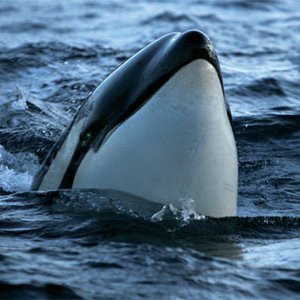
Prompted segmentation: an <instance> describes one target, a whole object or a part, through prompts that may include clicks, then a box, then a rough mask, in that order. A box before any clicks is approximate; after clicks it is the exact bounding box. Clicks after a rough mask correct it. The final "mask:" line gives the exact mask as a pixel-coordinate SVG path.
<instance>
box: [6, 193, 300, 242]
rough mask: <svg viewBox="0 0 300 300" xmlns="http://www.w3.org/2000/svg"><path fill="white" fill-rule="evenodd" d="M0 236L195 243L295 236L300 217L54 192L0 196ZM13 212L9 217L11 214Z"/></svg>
mask: <svg viewBox="0 0 300 300" xmlns="http://www.w3.org/2000/svg"><path fill="white" fill-rule="evenodd" d="M0 199H1V201H0V212H1V220H0V234H1V236H4V235H18V236H28V235H30V236H40V237H44V238H54V237H62V236H64V237H88V236H90V235H93V236H98V238H100V239H102V238H108V239H113V240H115V239H116V240H119V239H121V238H124V239H125V240H126V237H128V239H129V240H130V239H131V238H134V239H136V240H139V239H142V240H143V241H145V240H148V241H152V242H154V243H160V244H165V245H168V244H171V245H172V244H176V243H177V244H181V243H182V242H183V241H184V242H188V243H190V244H194V245H196V244H197V243H201V242H203V241H205V242H207V241H209V240H220V239H221V238H224V237H227V238H229V237H234V236H235V237H237V238H238V237H239V236H241V235H242V236H243V237H244V238H245V237H249V238H264V239H276V238H282V237H287V236H289V237H290V238H292V237H296V236H297V237H299V229H300V218H299V217H295V216H287V215H281V216H255V217H243V216H238V217H226V218H209V217H204V216H199V215H195V212H194V211H191V210H189V209H181V210H180V209H174V207H172V206H170V205H167V206H162V205H161V204H158V203H151V202H148V201H147V200H144V199H140V198H136V197H133V196H131V195H127V194H125V193H120V192H115V191H109V190H56V191H48V192H25V193H16V194H11V195H7V196H2V197H1V198H0ZM12 216H13V217H12Z"/></svg>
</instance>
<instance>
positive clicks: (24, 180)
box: [0, 145, 39, 192]
mask: <svg viewBox="0 0 300 300" xmlns="http://www.w3.org/2000/svg"><path fill="white" fill-rule="evenodd" d="M38 168H39V162H38V158H37V156H36V155H34V154H33V153H29V152H22V153H10V152H8V151H6V150H5V148H4V147H3V146H2V145H0V188H1V189H3V190H5V191H7V192H20V191H28V190H29V189H30V186H31V182H32V180H33V176H34V174H35V173H36V172H37V170H38Z"/></svg>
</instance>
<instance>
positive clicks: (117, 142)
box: [73, 59, 238, 217]
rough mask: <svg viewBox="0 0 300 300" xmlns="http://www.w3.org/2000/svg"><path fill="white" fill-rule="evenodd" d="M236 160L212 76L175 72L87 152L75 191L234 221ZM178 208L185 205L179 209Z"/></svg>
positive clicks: (193, 66)
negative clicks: (118, 194)
mask: <svg viewBox="0 0 300 300" xmlns="http://www.w3.org/2000/svg"><path fill="white" fill-rule="evenodd" d="M237 176H238V171H237V153H236V146H235V141H234V137H233V133H232V130H231V126H230V124H229V121H228V118H227V113H226V108H225V103H224V99H223V91H222V87H221V84H220V81H219V78H218V74H217V72H216V70H215V69H214V68H213V66H212V65H211V64H209V63H208V62H207V61H205V60H201V59H199V60H195V61H193V62H191V63H190V64H188V65H186V66H185V67H183V68H182V69H180V70H179V71H178V72H177V73H176V74H175V75H174V76H173V77H172V78H171V79H170V80H169V81H168V82H167V83H166V84H165V85H164V86H163V87H162V88H160V89H159V91H157V92H156V93H155V94H154V95H153V96H152V97H151V99H149V101H148V102H147V103H146V104H145V105H144V106H143V107H142V108H140V109H139V111H137V112H136V113H135V114H134V115H132V116H131V117H130V118H129V119H128V120H126V121H125V122H124V123H122V124H121V125H120V126H118V127H117V128H115V129H114V130H113V131H112V132H111V134H110V135H109V137H108V138H107V139H106V141H105V143H104V144H102V145H101V147H100V149H99V150H98V151H97V152H94V150H93V149H91V150H89V152H88V153H87V154H86V156H85V157H84V159H83V160H82V162H81V164H80V166H79V168H78V170H77V173H76V175H75V179H74V183H73V188H100V189H113V190H118V191H122V192H126V193H130V194H133V195H136V196H139V197H143V198H146V199H147V200H150V201H154V202H160V203H166V204H167V203H172V204H174V205H176V206H181V201H185V200H184V199H193V200H194V202H193V203H194V209H195V210H196V211H197V212H198V213H200V214H204V215H209V216H215V217H222V216H229V215H235V214H236V202H237ZM183 206H184V205H183Z"/></svg>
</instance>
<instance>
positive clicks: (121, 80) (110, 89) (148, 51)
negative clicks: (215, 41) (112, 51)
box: [32, 30, 231, 190]
mask: <svg viewBox="0 0 300 300" xmlns="http://www.w3.org/2000/svg"><path fill="white" fill-rule="evenodd" d="M196 59H205V60H207V61H208V62H210V63H211V64H212V65H213V66H214V67H215V69H216V71H217V73H218V76H219V79H220V82H221V85H222V87H223V80H222V75H221V70H220V66H219V62H218V58H217V54H216V52H215V50H214V47H213V45H212V43H211V41H210V39H209V38H208V37H207V36H206V35H205V34H203V33H202V32H200V31H197V30H190V31H186V32H184V33H170V34H167V35H165V36H163V37H161V38H159V39H158V40H156V41H154V42H153V43H151V44H150V45H149V46H147V47H145V48H144V49H142V50H141V51H140V52H138V53H137V54H135V55H134V56H133V57H131V58H130V59H129V60H128V61H127V62H125V63H124V64H123V65H122V66H121V67H119V68H118V69H117V70H116V71H114V72H113V73H112V74H111V75H110V76H109V77H107V78H106V79H105V80H104V81H103V82H102V83H101V84H100V85H99V86H98V87H97V88H96V90H95V91H94V92H93V94H92V95H91V96H90V97H89V98H88V99H87V100H86V101H85V103H84V104H83V105H82V106H81V108H80V110H79V111H78V113H77V115H76V116H75V118H74V119H73V121H72V123H71V125H70V126H69V127H68V128H67V129H66V130H65V132H64V133H63V134H62V136H61V137H60V138H59V140H58V141H57V142H56V144H55V145H54V146H53V148H52V150H51V152H50V153H49V155H48V156H47V157H46V159H45V161H44V163H43V165H42V167H41V169H40V170H39V172H38V173H37V175H36V176H35V178H34V181H33V184H32V189H33V190H36V189H38V188H39V186H40V185H41V183H42V181H43V178H44V176H45V174H46V173H47V170H48V168H49V166H50V165H51V163H52V161H53V160H54V159H55V157H56V155H57V153H58V151H59V149H60V148H61V146H62V145H63V142H64V140H65V139H66V137H67V135H68V133H69V132H70V130H71V127H72V126H73V125H74V124H75V123H76V122H78V121H79V120H80V119H82V118H83V117H88V118H87V121H86V122H85V124H84V126H83V129H82V130H81V133H80V138H79V142H78V144H77V147H76V149H75V151H74V154H73V157H72V159H71V161H70V164H69V166H68V168H67V170H66V172H65V174H64V176H63V179H62V182H61V183H60V186H59V188H71V187H72V184H73V180H74V177H75V174H76V171H77V168H78V167H79V165H80V162H81V161H82V159H83V157H84V156H85V154H86V153H87V151H88V150H89V149H90V148H94V149H95V150H96V149H97V148H98V147H100V145H101V143H102V141H103V140H104V138H105V136H106V135H107V133H108V132H109V131H110V130H111V129H113V128H114V127H115V126H117V125H119V124H120V123H122V122H124V121H125V120H126V119H127V118H129V117H130V116H131V115H133V114H134V112H135V111H137V110H138V109H139V108H140V107H141V106H143V105H144V104H145V103H146V102H147V100H148V99H149V98H150V97H151V96H152V95H153V94H154V93H155V92H156V91H157V90H158V89H159V88H160V87H161V86H162V85H163V84H164V83H166V81H167V80H168V79H170V78H171V77H172V76H173V75H174V74H175V73H176V72H177V71H178V70H179V69H180V68H182V67H183V66H185V65H187V64H189V63H190V62H192V61H193V60H196ZM223 91H224V89H223ZM225 102H226V100H225ZM226 107H227V114H228V118H229V120H230V122H231V113H230V109H229V106H228V103H227V102H226Z"/></svg>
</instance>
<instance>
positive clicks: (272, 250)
mask: <svg viewBox="0 0 300 300" xmlns="http://www.w3.org/2000/svg"><path fill="white" fill-rule="evenodd" d="M299 8H300V3H299V1H298V0H282V1H279V0H264V1H258V0H252V1H249V0H224V1H221V0H219V1H217V0H210V1H201V0H199V1H197V0H186V1H179V2H178V3H175V2H174V1H166V0H160V1H154V0H151V1H150V0H149V1H145V0H143V1H142V0H137V1H133V0H128V1H121V0H118V1H117V0H113V1H100V0H99V1H96V0H87V1H84V0H62V1H50V0H44V1H38V0H27V1H23V0H15V1H8V0H1V2H0V120H1V122H0V298H1V299H120V298H123V299H237V298H241V299H297V298H299V297H300V150H299V149H300V105H299V104H300V92H299V82H300V75H299V72H300V9H299ZM187 29H199V30H202V31H204V32H205V33H206V34H208V35H209V36H210V37H211V39H212V41H213V43H214V45H215V48H216V50H217V53H218V55H219V59H220V63H221V68H222V72H223V77H224V84H225V92H226V95H227V98H228V101H229V103H230V106H231V110H232V115H233V121H234V131H235V136H236V142H237V147H238V153H239V172H240V177H239V199H238V216H237V217H234V218H223V219H213V218H203V217H202V216H198V215H195V214H190V212H189V211H188V210H184V211H178V210H175V209H174V208H172V207H166V208H165V210H164V211H159V209H158V210H155V208H154V210H152V211H145V210H141V209H140V208H139V206H138V204H137V203H132V202H128V201H127V199H125V196H124V197H123V196H122V195H117V194H114V195H111V194H107V193H106V192H105V191H92V190H91V191H80V190H77V191H70V190H69V191H68V190H61V191H46V192H30V191H29V188H30V184H31V181H32V178H33V176H34V174H35V173H36V172H37V170H38V168H39V166H40V163H41V161H42V160H43V158H44V157H45V155H46V154H47V152H48V151H49V150H50V148H51V146H52V145H53V143H54V142H55V141H56V139H57V138H58V137H59V135H60V133H61V132H62V131H63V130H64V128H66V126H67V125H68V124H69V122H70V121H71V120H72V117H73V116H74V114H75V112H76V111H77V109H78V108H79V106H80V104H81V103H82V102H83V101H84V99H85V98H86V97H87V96H88V95H89V94H90V93H91V92H92V91H93V90H94V89H95V87H96V86H97V85H98V84H99V83H100V82H101V81H102V80H103V79H104V78H105V77H106V76H107V75H109V74H110V73H111V72H112V71H113V70H114V69H115V68H117V67H118V66H119V65H120V64H121V63H122V62H124V61H125V60H126V59H127V58H129V57H130V56H131V55H133V54H134V53H135V52H136V51H138V50H139V49H141V48H142V47H143V46H145V45H147V44H148V43H149V42H151V41H153V40H154V39H156V38H158V37H160V36H161V35H163V34H165V33H169V32H173V31H185V30H187Z"/></svg>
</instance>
